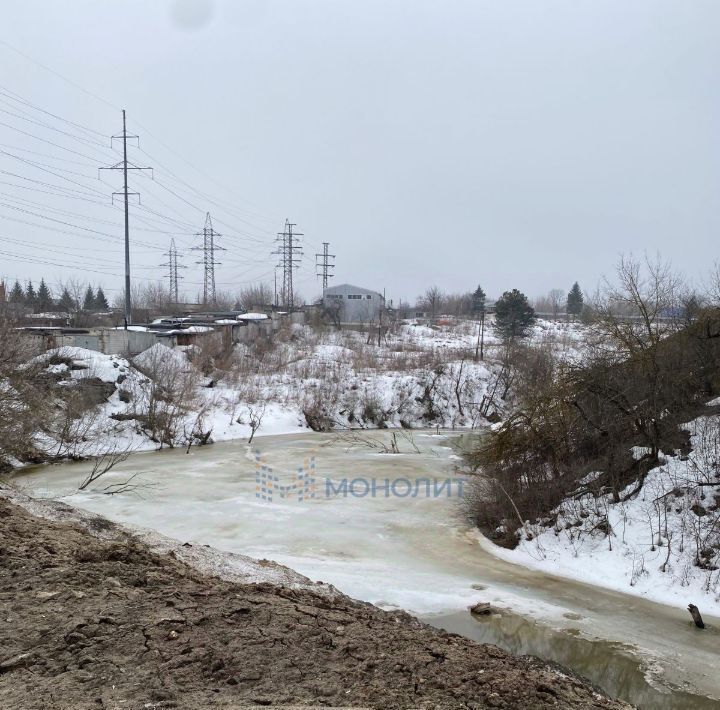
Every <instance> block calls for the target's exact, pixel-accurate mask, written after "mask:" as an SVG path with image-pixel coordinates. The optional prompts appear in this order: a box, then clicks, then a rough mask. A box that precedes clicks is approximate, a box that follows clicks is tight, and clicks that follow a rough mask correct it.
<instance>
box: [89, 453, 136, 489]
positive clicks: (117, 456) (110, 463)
mask: <svg viewBox="0 0 720 710" xmlns="http://www.w3.org/2000/svg"><path fill="white" fill-rule="evenodd" d="M132 452H133V449H132V447H131V446H126V447H124V448H119V447H117V446H116V445H112V446H110V447H109V448H108V449H106V450H105V451H103V452H102V453H101V454H100V456H98V457H96V458H95V459H93V463H92V468H91V469H90V471H89V472H88V473H87V475H86V476H85V477H84V478H83V480H82V481H81V482H80V485H79V486H78V490H79V491H84V490H85V489H86V488H87V487H88V486H91V485H92V484H93V483H95V481H97V480H98V479H100V478H102V477H103V476H104V475H105V474H106V473H108V472H109V471H112V469H113V468H115V466H117V465H118V464H121V463H123V461H127V460H128V458H129V456H130V454H131V453H132ZM116 488H117V485H115V486H113V490H115V489H116Z"/></svg>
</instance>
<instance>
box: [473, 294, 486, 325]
mask: <svg viewBox="0 0 720 710" xmlns="http://www.w3.org/2000/svg"><path fill="white" fill-rule="evenodd" d="M485 298H486V296H485V291H483V289H482V286H478V287H477V288H476V289H475V293H473V297H472V312H473V315H474V316H475V317H476V318H482V317H484V316H485Z"/></svg>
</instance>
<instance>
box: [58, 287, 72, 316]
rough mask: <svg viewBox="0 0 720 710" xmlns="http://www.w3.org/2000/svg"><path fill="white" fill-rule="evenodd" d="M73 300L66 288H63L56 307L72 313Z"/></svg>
mask: <svg viewBox="0 0 720 710" xmlns="http://www.w3.org/2000/svg"><path fill="white" fill-rule="evenodd" d="M75 305H76V304H75V300H74V299H73V297H72V296H71V295H70V292H69V291H68V290H67V288H64V289H63V292H62V295H61V296H60V301H58V307H59V308H60V310H61V311H62V312H63V313H72V312H73V311H74V310H75Z"/></svg>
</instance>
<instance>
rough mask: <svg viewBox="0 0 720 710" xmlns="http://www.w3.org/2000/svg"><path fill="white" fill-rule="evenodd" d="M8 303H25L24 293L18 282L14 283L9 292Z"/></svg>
mask: <svg viewBox="0 0 720 710" xmlns="http://www.w3.org/2000/svg"><path fill="white" fill-rule="evenodd" d="M9 301H10V303H25V292H24V291H23V287H22V286H21V285H20V282H19V281H15V285H14V286H13V289H12V291H10V297H9Z"/></svg>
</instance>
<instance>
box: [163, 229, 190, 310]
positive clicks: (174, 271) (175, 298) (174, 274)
mask: <svg viewBox="0 0 720 710" xmlns="http://www.w3.org/2000/svg"><path fill="white" fill-rule="evenodd" d="M160 266H165V267H167V269H168V280H169V282H170V303H174V304H176V305H177V303H178V302H179V301H180V295H179V294H180V289H179V281H178V280H179V279H181V278H182V276H178V269H186V268H187V267H186V266H183V265H182V264H178V253H177V247H176V246H175V240H174V239H171V240H170V249H168V260H167V263H166V264H160Z"/></svg>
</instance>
